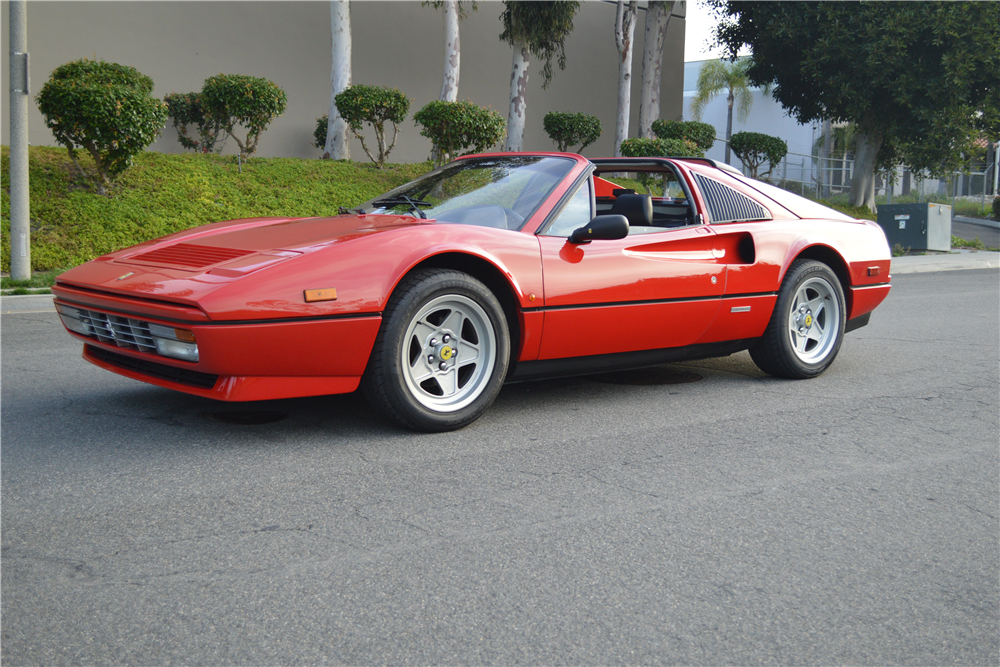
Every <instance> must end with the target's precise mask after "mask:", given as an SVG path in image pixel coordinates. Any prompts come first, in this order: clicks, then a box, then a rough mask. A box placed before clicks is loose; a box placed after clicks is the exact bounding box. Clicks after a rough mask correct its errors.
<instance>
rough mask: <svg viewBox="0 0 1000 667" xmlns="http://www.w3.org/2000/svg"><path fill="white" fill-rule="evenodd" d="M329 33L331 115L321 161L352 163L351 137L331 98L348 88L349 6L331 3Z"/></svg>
mask: <svg viewBox="0 0 1000 667" xmlns="http://www.w3.org/2000/svg"><path fill="white" fill-rule="evenodd" d="M330 31H331V33H332V35H333V70H332V72H331V74H330V89H331V90H330V113H329V116H328V120H327V124H326V146H325V147H324V148H323V158H324V159H331V160H350V159H351V137H350V134H349V132H348V127H347V122H346V121H344V119H343V118H341V117H340V112H339V111H337V103H336V102H335V101H334V98H336V97H337V95H339V94H340V93H342V92H343V91H344V89H345V88H347V87H348V86H350V85H351V3H350V2H348V1H347V0H331V1H330Z"/></svg>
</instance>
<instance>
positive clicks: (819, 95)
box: [712, 0, 1000, 208]
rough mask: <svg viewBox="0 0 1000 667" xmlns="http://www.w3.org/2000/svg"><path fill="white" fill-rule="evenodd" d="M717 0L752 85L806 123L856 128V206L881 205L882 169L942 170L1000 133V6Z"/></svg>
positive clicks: (726, 41)
mask: <svg viewBox="0 0 1000 667" xmlns="http://www.w3.org/2000/svg"><path fill="white" fill-rule="evenodd" d="M712 2H713V4H714V5H715V6H716V8H717V10H718V13H719V14H721V17H722V18H723V22H722V23H721V24H720V26H719V27H718V28H717V33H716V37H717V39H718V41H719V43H720V44H722V45H723V46H725V47H726V48H727V49H728V51H729V53H730V54H731V55H735V54H736V53H737V51H738V50H739V49H740V48H741V47H744V46H748V47H750V49H751V50H752V53H753V57H752V63H751V65H750V67H749V68H748V69H747V78H748V80H749V81H750V82H751V83H752V84H755V85H761V84H765V83H772V84H774V91H773V96H774V98H775V99H776V100H778V101H779V102H780V103H781V105H782V106H783V107H784V108H785V109H786V110H787V111H788V112H789V113H790V114H791V115H792V116H794V117H795V118H796V119H797V120H798V121H799V122H802V123H806V122H811V121H814V120H819V119H822V118H830V119H832V120H835V121H852V122H854V123H857V155H856V161H855V169H854V177H853V180H852V182H851V200H850V203H851V204H852V205H858V206H862V205H863V206H868V207H870V208H874V206H875V172H876V170H877V169H878V170H881V169H882V168H883V167H885V166H891V165H893V164H894V163H895V162H896V161H898V160H902V161H903V162H904V163H905V164H907V166H909V167H910V168H912V169H914V170H917V169H928V170H930V171H931V173H932V174H935V175H943V174H945V173H947V172H949V171H952V170H954V169H955V168H956V167H959V166H960V165H961V160H962V153H963V151H967V150H968V147H969V145H970V143H971V142H972V141H973V139H974V137H975V136H976V133H977V131H979V130H986V131H987V132H988V133H989V134H990V135H991V136H998V134H1000V48H998V46H997V45H998V44H1000V3H988V2H982V3H978V2H957V3H951V2H914V3H904V2H898V3H883V2H861V3H839V2H831V3H826V2H823V3H809V2H781V3H771V2H739V3H730V4H727V3H725V2H724V0H712Z"/></svg>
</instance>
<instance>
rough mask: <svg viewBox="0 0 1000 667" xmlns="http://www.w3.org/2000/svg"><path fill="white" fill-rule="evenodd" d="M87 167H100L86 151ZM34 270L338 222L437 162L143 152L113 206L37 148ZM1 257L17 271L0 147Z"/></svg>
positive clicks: (63, 159) (58, 157) (32, 165)
mask: <svg viewBox="0 0 1000 667" xmlns="http://www.w3.org/2000/svg"><path fill="white" fill-rule="evenodd" d="M79 154H80V159H81V163H82V164H83V165H84V167H89V166H90V165H92V162H90V160H89V157H87V156H84V155H83V151H80V152H79ZM28 164H29V170H30V175H29V177H30V179H31V264H32V268H33V269H34V270H35V271H50V270H57V269H68V268H72V267H74V266H77V265H78V264H82V263H83V262H86V261H88V260H91V259H94V258H95V257H100V256H101V255H103V254H106V253H108V252H111V251H114V250H118V249H120V248H125V247H128V246H131V245H135V244H136V243H141V242H143V241H148V240H149V239H154V238H157V237H159V236H164V235H166V234H171V233H173V232H177V231H181V230H184V229H188V228H190V227H196V226H198V225H204V224H207V223H210V222H218V221H220V220H231V219H234V218H251V217H258V216H271V215H274V216H292V217H311V216H322V215H336V214H337V208H338V207H340V206H348V207H350V206H356V205H357V204H360V203H361V202H363V201H366V200H368V199H371V198H372V197H374V196H376V195H378V194H380V193H382V192H385V191H386V190H389V189H391V188H394V187H396V186H398V185H402V184H403V183H406V182H407V181H410V180H413V179H414V178H416V177H417V176H419V175H421V174H423V173H425V172H427V171H429V170H430V169H431V164H430V163H429V162H424V163H418V164H400V165H391V164H389V165H386V166H385V169H383V170H382V171H379V170H378V169H376V168H375V167H374V165H372V164H370V163H362V162H334V161H330V160H303V159H300V158H252V159H251V160H249V161H248V162H245V163H244V164H243V169H242V173H241V172H240V169H239V167H238V165H237V163H236V158H235V157H230V156H225V157H223V156H218V155H200V154H194V153H187V154H180V155H168V154H164V153H152V152H145V153H142V154H140V155H139V156H138V157H137V158H136V162H135V165H134V166H133V167H131V168H130V169H129V170H128V171H126V172H125V173H124V174H123V175H122V177H121V178H120V179H119V181H118V184H117V186H116V187H115V188H114V189H113V190H112V191H110V193H109V195H108V196H107V197H102V196H99V195H97V194H94V192H93V189H92V188H91V187H90V185H89V182H88V181H87V180H86V179H85V178H83V177H82V176H81V175H80V174H79V172H78V171H77V170H76V167H75V166H74V165H73V163H72V161H71V160H70V159H69V156H68V155H67V153H66V150H65V149H64V148H49V147H44V146H32V147H31V148H30V149H29V158H28ZM0 169H2V171H3V174H2V178H3V184H4V186H3V188H0V220H2V228H0V235H2V236H0V257H2V270H3V271H5V272H9V271H10V191H9V185H8V177H7V175H8V173H9V170H10V148H9V147H8V146H3V147H0Z"/></svg>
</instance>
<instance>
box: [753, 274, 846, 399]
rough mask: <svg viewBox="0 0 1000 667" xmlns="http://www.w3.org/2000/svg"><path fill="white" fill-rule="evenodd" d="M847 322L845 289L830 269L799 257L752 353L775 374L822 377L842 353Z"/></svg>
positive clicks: (763, 369) (766, 370)
mask: <svg viewBox="0 0 1000 667" xmlns="http://www.w3.org/2000/svg"><path fill="white" fill-rule="evenodd" d="M845 320H846V314H845V307H844V291H843V289H841V287H840V281H839V280H837V276H835V275H834V273H833V271H831V270H830V267H828V266H827V265H826V264H822V263H820V262H816V261H813V260H808V259H801V260H797V261H795V262H793V263H792V265H791V267H789V269H788V273H787V274H786V275H785V279H784V280H783V281H782V283H781V289H780V290H779V292H778V301H777V303H776V304H775V306H774V312H773V313H772V314H771V321H770V322H769V323H768V325H767V329H766V330H765V332H764V335H763V336H762V337H761V339H760V340H759V341H758V342H757V344H756V345H754V346H753V347H751V348H750V356H751V357H752V358H753V360H754V363H755V364H757V366H758V367H759V368H760V369H761V370H762V371H764V372H765V373H768V374H770V375H774V376H777V377H785V378H793V379H804V378H812V377H816V376H817V375H819V374H820V373H822V372H823V371H825V370H826V369H827V368H828V367H829V366H830V364H832V363H833V360H834V358H835V357H836V356H837V352H839V351H840V344H841V343H842V342H843V339H844V323H845Z"/></svg>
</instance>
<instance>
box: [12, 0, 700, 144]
mask: <svg viewBox="0 0 1000 667" xmlns="http://www.w3.org/2000/svg"><path fill="white" fill-rule="evenodd" d="M642 4H643V5H644V4H645V3H642ZM27 6H28V10H27V16H28V50H29V52H30V54H31V87H32V94H33V95H34V94H37V92H38V90H40V89H41V87H42V85H43V84H44V83H45V81H46V80H47V79H48V76H49V74H50V73H51V72H52V70H54V69H55V68H56V67H58V66H59V65H61V64H63V63H66V62H70V61H72V60H76V59H79V58H84V57H86V58H95V57H96V58H99V59H103V60H106V61H109V62H117V63H121V64H124V65H131V66H132V67H135V68H136V69H138V70H139V71H140V72H142V73H143V74H146V75H148V76H150V77H152V79H153V82H154V84H155V89H154V91H153V94H154V95H155V96H157V97H161V98H162V97H163V96H164V95H166V94H167V93H170V92H190V91H197V90H200V89H201V85H202V82H203V81H204V80H205V79H206V78H207V77H209V76H213V75H215V74H220V73H225V74H246V75H251V76H259V77H265V78H267V79H270V80H271V81H274V82H275V83H277V84H278V85H279V86H281V87H282V88H283V89H284V90H285V92H286V93H287V95H288V108H287V110H286V111H285V114H284V115H283V116H281V117H280V118H278V119H277V120H275V121H274V122H273V123H272V124H271V126H270V127H269V128H268V130H267V131H266V132H265V133H264V134H263V135H262V138H261V141H260V145H259V150H258V155H260V156H266V157H273V156H283V157H293V156H294V157H303V158H318V157H319V156H320V154H321V151H320V150H319V149H317V148H314V147H313V146H312V141H313V136H312V134H313V130H314V128H315V124H316V118H318V117H319V116H321V115H323V114H324V113H326V112H327V111H328V109H329V104H330V71H331V53H330V50H331V44H330V4H329V3H328V2H321V1H317V2H256V1H250V2H245V1H244V2H235V1H234V2H199V1H189V2H38V1H32V2H28V4H27ZM615 8H616V4H615V3H614V2H597V1H593V0H591V1H588V2H583V3H582V7H581V9H580V12H579V14H578V15H577V17H576V19H575V20H574V26H575V28H574V30H573V32H572V33H571V34H570V36H569V38H568V39H567V41H566V69H565V70H562V71H560V70H559V69H558V68H556V69H555V75H554V77H553V79H552V83H551V84H550V86H549V88H548V90H542V87H541V75H540V74H539V70H540V68H541V65H540V63H537V62H535V63H532V66H531V69H530V70H529V71H530V77H529V81H528V84H529V89H528V99H527V123H526V130H525V148H526V149H527V150H554V149H555V146H554V144H553V143H552V141H551V140H550V139H549V138H548V136H547V135H546V134H545V131H544V129H543V128H542V118H543V117H544V115H545V113H547V112H548V111H573V112H577V111H582V112H584V113H588V114H592V115H595V116H597V117H599V118H600V119H601V124H602V126H603V129H604V133H603V135H602V136H601V139H600V140H599V141H598V142H597V143H595V144H593V145H592V146H589V147H588V148H587V150H586V151H585V153H586V154H587V155H590V156H598V155H610V154H612V153H613V150H614V128H615V115H616V99H617V85H618V82H617V77H618V65H617V59H618V52H617V50H616V49H615V40H614V22H615ZM502 9H503V5H502V3H500V2H496V1H486V2H483V1H482V0H480V2H479V10H478V11H477V12H474V13H470V15H469V16H468V18H467V19H466V20H464V21H463V22H462V24H461V42H462V61H461V67H462V69H461V80H460V84H459V99H469V100H472V101H473V102H475V103H476V104H480V105H483V106H490V107H492V108H493V109H495V110H497V111H498V112H500V114H501V115H503V116H504V117H505V118H506V115H507V105H508V94H509V86H510V68H511V55H512V54H511V48H510V47H509V46H508V45H506V44H504V43H502V42H500V40H499V39H498V37H499V35H500V33H501V32H502V30H503V26H502V25H501V22H500V14H501V11H502ZM351 12H352V14H351V19H352V28H353V30H352V34H353V81H354V83H363V84H368V85H378V86H388V87H392V88H398V89H399V90H400V91H402V92H403V93H404V94H406V95H407V96H408V97H409V98H410V99H411V100H412V102H411V106H410V118H408V119H407V120H406V121H405V122H404V123H403V124H402V125H401V126H400V128H399V130H400V131H399V139H398V141H397V144H396V147H395V149H394V150H393V151H392V153H391V154H390V157H389V160H390V162H416V161H421V160H424V159H427V158H428V156H429V155H430V148H431V147H430V141H429V140H427V139H426V138H424V137H422V136H420V131H419V128H418V127H417V126H416V125H415V124H414V122H413V120H412V114H413V113H414V112H416V111H417V110H419V109H420V108H421V107H422V106H423V105H425V104H427V103H428V102H430V101H432V100H435V99H437V96H438V93H439V91H440V88H441V76H442V63H443V59H444V44H443V41H444V24H443V17H442V12H441V11H440V10H435V9H433V8H431V7H424V6H421V3H420V2H417V1H415V0H414V1H409V2H394V1H387V0H368V1H361V2H359V1H355V2H352V3H351ZM0 13H2V26H0V29H2V33H0V35H2V39H3V43H4V46H3V49H2V70H0V71H2V77H3V79H7V78H8V73H9V71H10V69H9V62H8V60H9V50H10V49H9V47H8V40H9V34H10V32H9V26H8V21H9V16H10V15H9V6H8V3H7V2H3V3H0ZM683 14H684V3H682V2H677V3H676V5H675V8H674V17H673V18H672V19H671V22H670V29H669V34H668V36H667V40H666V47H665V53H664V66H663V76H662V84H661V91H662V92H661V96H662V102H661V117H663V118H671V119H680V118H681V114H682V113H683V111H682V103H683V75H684V62H683V60H684V57H683V54H684V19H683ZM644 20H645V12H644V11H640V13H639V20H638V23H637V26H636V31H635V51H634V56H633V58H634V60H633V62H634V66H633V70H632V80H633V85H632V114H631V131H630V136H635V134H636V127H637V124H638V115H639V84H640V81H641V79H642V47H643V22H644ZM7 88H8V86H4V91H5V92H4V95H3V107H4V112H3V114H2V115H3V122H2V136H0V142H2V143H3V144H9V143H10V140H9V138H8V137H9V131H10V128H9V117H8V114H7V113H6V107H7V102H8V96H7V95H8V94H7V93H6V89H7ZM29 128H30V135H29V138H30V141H31V144H32V145H47V146H52V145H55V142H54V139H53V137H52V133H51V132H50V131H49V129H48V128H47V127H45V122H44V120H43V118H42V116H41V114H40V113H39V112H38V110H37V108H35V106H34V104H32V105H31V112H30V116H29ZM176 137H177V134H176V131H175V130H174V128H173V126H172V124H171V123H170V122H169V121H168V124H167V127H166V129H165V130H164V131H163V134H162V135H161V136H160V138H159V139H157V141H156V142H155V143H154V144H153V145H152V146H151V147H150V149H151V150H156V151H162V152H170V153H173V152H181V151H182V148H181V146H180V144H179V143H178V142H177V138H176ZM234 148H235V143H234V142H232V141H229V142H228V145H227V152H233V149H234ZM351 157H352V159H354V160H367V158H366V157H365V154H364V152H363V151H362V149H361V144H360V143H359V142H358V141H357V140H354V141H353V142H352V145H351Z"/></svg>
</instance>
